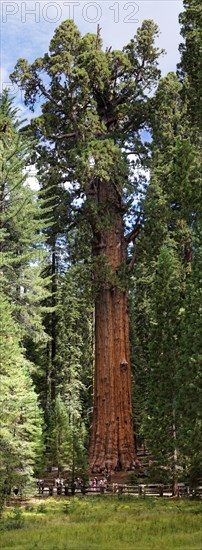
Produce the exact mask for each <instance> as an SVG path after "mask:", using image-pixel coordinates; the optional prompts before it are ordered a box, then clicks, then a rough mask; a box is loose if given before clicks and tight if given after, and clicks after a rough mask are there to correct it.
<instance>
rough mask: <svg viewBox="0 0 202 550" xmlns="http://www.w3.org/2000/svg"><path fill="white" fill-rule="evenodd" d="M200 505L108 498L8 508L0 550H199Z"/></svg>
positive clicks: (183, 501)
mask: <svg viewBox="0 0 202 550" xmlns="http://www.w3.org/2000/svg"><path fill="white" fill-rule="evenodd" d="M201 513H202V503H201V502H198V501H194V500H187V499H180V500H171V499H164V498H162V499H155V498H139V499H136V498H134V497H128V496H125V495H119V496H118V495H114V496H112V497H108V498H107V499H105V498H103V497H102V496H98V497H92V498H91V497H88V498H85V497H84V498H78V497H73V498H71V499H68V498H67V499H65V500H64V498H63V499H61V498H49V499H46V501H45V502H38V501H37V500H34V499H33V500H30V501H29V503H27V504H25V505H23V506H21V507H20V508H19V507H17V508H14V509H11V508H8V509H6V510H5V512H4V514H3V519H2V522H1V529H2V531H1V548H2V550H10V549H12V548H14V549H15V550H35V549H37V550H98V549H99V550H134V548H136V550H147V549H148V550H152V549H154V550H162V548H163V549H164V550H180V549H183V550H201V538H202V531H201Z"/></svg>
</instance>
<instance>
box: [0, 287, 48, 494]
mask: <svg viewBox="0 0 202 550" xmlns="http://www.w3.org/2000/svg"><path fill="white" fill-rule="evenodd" d="M0 314H1V337H0V385H1V393H0V410H1V416H0V432H1V442H0V470H1V483H0V491H1V494H4V496H5V495H6V493H10V491H11V489H14V488H18V489H19V490H20V491H21V492H22V491H24V490H26V488H28V486H29V485H30V484H31V483H32V482H33V475H34V470H35V471H36V469H37V467H39V466H40V461H41V453H42V448H43V447H42V416H41V412H40V410H39V406H38V400H37V395H36V392H35V390H34V387H33V384H32V380H31V375H30V371H31V368H32V366H31V364H30V363H29V362H28V361H27V360H26V359H25V357H24V354H23V350H22V347H21V344H20V331H19V328H18V327H17V325H16V323H15V322H14V320H13V318H12V314H13V307H11V306H10V305H9V304H8V302H7V300H6V299H5V297H4V296H3V295H2V294H1V302H0Z"/></svg>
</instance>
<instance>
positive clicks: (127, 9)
mask: <svg viewBox="0 0 202 550" xmlns="http://www.w3.org/2000/svg"><path fill="white" fill-rule="evenodd" d="M104 5H105V7H104ZM79 12H80V13H82V17H83V19H84V21H86V22H87V23H93V24H95V23H99V22H100V21H101V20H102V16H103V12H105V16H106V12H108V13H107V14H108V16H109V18H111V22H113V23H121V22H122V23H138V19H137V14H138V12H139V5H138V4H137V3H136V2H127V1H124V0H119V1H118V2H110V1H106V0H101V1H100V2H86V1H85V0H81V1H80V2H74V1H70V2H43V1H42V2H2V4H1V21H2V23H9V21H11V20H12V18H20V21H21V22H22V23H26V22H28V21H30V20H32V21H34V22H35V23H40V22H42V21H45V22H46V23H58V22H59V21H61V20H63V19H73V20H74V19H75V17H76V15H77V14H79Z"/></svg>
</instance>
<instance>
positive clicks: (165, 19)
mask: <svg viewBox="0 0 202 550" xmlns="http://www.w3.org/2000/svg"><path fill="white" fill-rule="evenodd" d="M181 11H182V1H180V0H136V1H135V2H134V1H133V0H131V1H130V0H118V1H115V0H111V1H109V0H95V1H94V0H78V1H77V0H69V1H66V2H65V1H58V0H56V1H53V2H49V1H48V0H46V1H44V0H41V1H34V2H33V1H32V0H27V1H26V2H25V1H21V0H15V1H13V2H12V1H7V0H6V1H4V0H3V1H2V5H1V79H0V91H2V89H3V88H4V87H6V86H8V83H9V74H10V73H11V72H12V70H13V68H14V65H15V63H16V61H17V59H18V58H19V57H24V58H26V59H28V60H29V61H30V62H32V61H33V60H34V59H35V58H36V57H39V56H42V55H43V54H44V53H45V52H46V51H47V50H48V46H49V42H50V39H51V37H52V35H53V33H54V30H55V28H56V27H57V26H58V25H59V24H60V23H61V22H62V21H63V20H65V19H68V18H74V21H75V23H76V24H77V25H78V27H79V29H80V31H81V32H82V34H85V33H86V32H92V33H95V32H96V28H97V24H98V23H99V25H100V26H101V29H102V37H103V41H104V47H105V46H112V47H113V48H115V49H119V48H122V46H124V45H125V44H127V42H128V41H129V40H130V38H131V37H132V36H133V35H134V34H135V33H136V30H137V28H138V26H140V25H141V22H142V21H143V20H144V19H154V21H155V22H156V23H157V25H158V26H159V29H160V37H159V39H158V45H159V46H160V47H163V48H164V49H165V50H166V52H167V54H166V55H165V56H164V57H162V59H161V62H160V66H161V70H162V74H163V75H165V74H167V72H168V71H172V70H175V68H176V63H177V62H178V60H179V53H178V45H179V42H180V41H181V37H180V27H179V23H178V16H179V13H180V12H181ZM12 92H13V95H15V97H16V103H17V104H18V105H19V106H21V109H22V111H23V113H22V114H23V115H25V116H27V115H28V112H27V109H26V108H25V107H23V105H22V97H21V92H19V91H17V90H16V89H15V90H12Z"/></svg>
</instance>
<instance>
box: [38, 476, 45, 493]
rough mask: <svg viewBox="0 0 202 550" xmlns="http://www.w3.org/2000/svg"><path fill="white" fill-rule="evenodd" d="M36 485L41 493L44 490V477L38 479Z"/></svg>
mask: <svg viewBox="0 0 202 550" xmlns="http://www.w3.org/2000/svg"><path fill="white" fill-rule="evenodd" d="M38 487H39V494H40V495H43V492H44V479H39V481H38Z"/></svg>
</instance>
